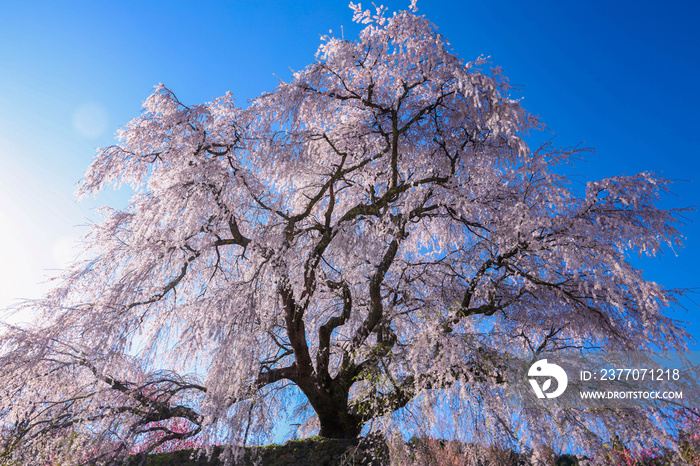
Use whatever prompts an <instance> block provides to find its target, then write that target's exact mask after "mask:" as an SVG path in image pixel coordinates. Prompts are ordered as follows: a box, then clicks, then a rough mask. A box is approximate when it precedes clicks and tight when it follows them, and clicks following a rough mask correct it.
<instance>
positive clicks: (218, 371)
mask: <svg viewBox="0 0 700 466" xmlns="http://www.w3.org/2000/svg"><path fill="white" fill-rule="evenodd" d="M414 3H415V2H414ZM351 8H352V9H353V11H354V20H355V21H358V22H361V23H364V24H365V25H366V26H365V29H364V30H363V31H362V32H361V34H360V37H359V40H357V41H348V40H342V39H339V38H336V37H324V38H323V41H322V44H321V46H320V47H319V49H318V53H317V60H316V62H314V63H313V64H311V65H309V66H308V67H307V68H305V69H304V70H302V71H299V72H296V73H295V74H294V75H293V77H292V79H291V81H290V82H282V83H280V84H279V86H278V87H277V88H276V89H275V90H274V91H273V92H271V93H269V94H263V95H262V96H260V97H258V98H256V99H254V100H252V101H251V102H250V103H249V104H248V105H247V106H246V107H241V106H237V105H236V103H235V102H234V99H233V97H232V95H231V94H230V93H228V94H226V95H225V96H223V97H221V98H219V99H216V100H214V101H213V102H210V103H206V104H201V105H186V104H184V103H182V102H180V101H179V100H178V99H177V97H176V96H175V94H174V92H173V91H171V90H170V89H168V88H166V87H165V86H163V85H159V86H157V87H156V90H155V92H154V93H153V94H152V95H151V96H150V97H148V99H147V100H146V101H145V103H144V110H143V113H142V115H141V116H139V117H137V118H135V119H134V120H132V121H131V122H130V123H129V124H127V125H126V126H125V127H124V128H123V129H122V130H121V131H120V132H119V141H118V144H116V145H114V146H110V147H106V148H103V149H100V150H99V151H98V153H97V155H96V157H95V160H94V162H93V163H92V164H91V165H90V167H89V168H88V171H87V174H86V175H85V178H84V179H83V180H82V182H81V184H80V187H79V191H78V195H79V196H88V195H94V194H97V193H98V192H99V191H100V190H102V189H103V188H105V187H107V186H112V185H115V186H119V185H122V184H127V185H131V186H132V187H133V188H134V190H135V195H134V196H133V199H132V200H131V202H130V204H129V206H128V207H127V208H126V209H124V210H112V209H105V211H104V216H105V218H104V221H102V222H101V223H99V224H97V225H95V226H94V227H93V228H92V230H91V232H90V233H89V235H88V237H87V238H86V241H85V248H86V251H85V253H84V256H83V257H84V259H83V260H82V261H78V262H76V263H75V264H73V265H72V266H71V267H70V268H69V269H68V270H66V271H65V273H64V274H63V275H62V276H61V278H60V283H59V285H58V286H57V287H56V288H55V289H53V291H51V292H50V293H49V294H48V295H47V296H46V297H45V298H44V299H42V300H38V301H33V302H31V303H28V304H27V305H28V306H29V307H31V308H32V309H33V310H35V311H36V312H38V313H39V315H40V317H39V318H38V319H37V320H36V321H35V322H33V323H32V324H31V325H29V326H27V327H24V328H16V327H10V326H8V327H7V328H6V330H5V331H4V332H3V333H2V335H1V336H0V348H1V352H0V367H2V372H0V416H1V418H0V419H2V421H1V422H2V425H3V429H4V430H3V434H2V437H1V438H0V442H2V443H1V444H0V451H2V454H3V455H4V457H5V458H7V459H9V460H19V461H24V462H26V464H29V463H31V462H37V463H41V462H45V461H46V458H48V455H53V456H51V458H59V459H60V460H61V461H67V462H70V461H73V462H81V461H85V458H86V457H87V458H88V459H89V460H90V461H94V462H110V461H116V460H117V459H118V458H120V457H123V456H124V455H126V454H129V452H134V451H154V450H157V449H159V448H162V447H163V445H166V444H167V443H168V442H184V441H188V439H189V440H194V439H196V440H197V442H198V443H197V445H202V444H206V443H207V442H209V443H213V442H214V441H216V442H222V443H227V444H238V445H240V444H241V443H245V442H248V441H251V439H260V438H264V437H266V436H269V434H270V432H271V429H272V426H273V425H274V423H275V422H276V419H277V416H279V415H280V413H282V412H284V411H286V410H288V409H291V408H293V407H294V406H292V405H293V404H295V403H296V402H297V401H298V400H300V399H303V400H304V403H305V404H306V406H307V407H308V408H310V412H311V413H312V423H315V425H317V426H318V428H319V434H320V435H321V436H324V437H331V438H352V437H356V436H359V435H361V434H362V433H363V432H367V430H368V429H376V428H378V427H377V426H380V425H381V428H382V429H391V428H392V427H391V426H397V425H400V423H398V421H396V419H397V418H398V416H399V415H400V413H404V412H407V411H410V410H411V409H418V408H417V407H421V409H423V411H422V412H423V413H424V415H425V419H428V420H430V419H435V416H433V417H431V416H430V413H431V412H432V413H433V414H435V415H436V416H437V414H436V410H437V411H440V413H443V414H444V413H445V410H444V409H443V408H438V407H436V406H437V405H436V404H435V403H434V400H435V399H436V398H435V397H436V396H445V397H448V398H449V399H451V400H456V401H457V402H456V403H453V404H452V407H453V409H456V410H457V411H460V410H463V411H460V412H461V413H462V414H464V413H468V412H471V413H472V414H473V416H472V418H471V419H473V421H474V423H473V425H472V430H471V434H470V435H476V434H475V433H476V432H488V433H490V434H489V435H491V436H492V437H491V438H497V437H500V436H505V437H509V438H510V437H512V438H527V439H528V440H527V441H528V442H530V444H537V443H538V442H542V443H546V442H548V441H551V440H552V439H553V438H556V437H557V436H561V435H562V433H563V432H567V433H568V435H572V436H573V437H572V438H575V439H576V441H577V442H579V443H580V444H581V445H584V446H592V445H595V444H596V442H598V441H600V439H602V438H609V432H610V431H612V430H614V431H615V432H624V431H625V429H631V430H633V431H635V432H637V434H638V437H639V438H642V436H643V435H647V434H649V433H651V434H649V435H652V434H653V435H656V436H657V437H654V438H661V437H659V436H663V435H666V433H665V430H664V428H663V427H660V426H661V425H662V424H656V421H654V416H659V415H662V414H663V410H662V409H660V410H658V411H654V412H653V413H652V414H651V415H650V414H649V413H648V412H645V413H637V414H634V413H633V414H625V415H624V416H621V415H619V413H616V412H615V411H614V410H608V411H606V412H601V411H598V412H586V411H584V410H566V409H559V410H557V411H552V410H549V411H547V410H545V408H542V407H541V406H539V405H534V404H530V405H527V404H526V403H525V402H522V403H504V401H503V400H504V399H503V396H504V390H506V389H507V387H508V386H509V385H512V384H513V383H516V381H514V380H509V376H508V372H507V371H506V368H507V365H508V361H509V360H512V359H513V358H518V357H522V355H529V356H532V355H534V354H548V353H550V354H551V353H556V352H557V351H561V350H565V349H572V348H577V349H590V348H603V349H606V350H616V351H625V350H631V349H634V350H643V351H644V350H646V351H650V350H652V349H659V348H660V349H676V350H683V349H684V348H685V346H686V340H687V338H688V336H687V334H686V333H685V332H684V330H683V329H682V327H681V326H680V325H679V324H678V323H677V322H676V321H674V320H672V319H670V318H668V317H666V316H665V315H664V310H665V309H667V308H668V307H669V306H670V305H671V304H672V303H673V302H674V300H675V298H674V292H673V291H671V290H668V289H665V288H663V287H662V286H660V285H658V284H656V283H653V282H650V281H648V280H646V279H644V278H643V276H642V274H641V271H640V270H638V269H636V268H635V267H634V266H633V265H632V264H631V263H630V262H629V260H628V259H629V257H628V255H629V254H630V253H640V254H646V255H648V256H654V255H656V254H658V253H659V252H660V250H661V248H662V247H664V245H678V244H680V235H679V232H678V231H677V229H676V227H675V225H676V224H677V221H678V211H673V210H664V209H661V208H659V207H657V206H656V203H657V199H658V197H659V195H660V194H661V193H663V192H664V191H666V190H667V189H668V182H667V181H665V180H663V179H660V178H658V177H656V176H654V175H652V174H649V173H641V174H638V175H634V176H618V177H613V178H607V179H603V180H600V181H592V182H588V183H587V184H585V187H584V186H577V185H572V184H571V183H570V180H568V179H567V178H566V177H565V176H562V175H560V174H557V167H558V166H559V165H561V164H567V163H570V162H571V161H572V160H575V159H577V158H579V155H580V152H581V151H579V150H576V149H574V150H559V149H556V148H554V147H551V146H549V145H545V146H543V147H540V148H538V149H531V148H530V147H529V146H528V144H527V143H526V141H525V137H526V136H527V134H528V132H529V131H530V130H537V129H540V128H541V125H540V124H539V122H538V120H537V119H536V118H535V117H533V116H532V115H531V114H529V113H528V112H527V111H526V110H525V109H524V108H523V107H522V106H521V104H520V103H519V101H518V100H516V99H514V98H513V97H512V96H511V95H510V88H509V85H508V81H507V79H506V78H505V77H504V76H503V75H502V74H501V71H500V70H499V69H498V68H492V69H488V68H487V66H486V65H487V64H486V62H485V60H483V59H477V60H476V61H474V62H469V63H466V62H464V61H463V60H462V59H460V58H458V57H457V56H456V55H455V54H454V53H453V52H452V51H451V48H450V46H449V44H448V43H447V42H446V40H445V39H444V38H443V37H442V36H441V35H440V34H438V33H437V31H436V28H435V27H434V26H433V25H432V24H431V23H430V22H429V21H428V20H427V19H426V18H424V17H422V16H419V15H418V14H417V13H416V9H415V4H413V5H412V6H411V8H410V9H409V11H404V12H400V13H395V14H394V15H392V16H388V15H386V12H385V10H384V9H382V8H379V9H377V10H376V12H370V11H365V10H363V9H362V8H361V7H360V6H359V5H353V4H351ZM518 383H519V382H518ZM431 400H432V401H431ZM431 409H432V410H433V411H430V410H431ZM392 422H393V424H392ZM381 423H383V424H381ZM173 426H176V427H173ZM395 428H396V429H398V430H400V429H401V427H395ZM605 435H608V437H605ZM144 442H145V443H144ZM76 452H80V453H79V454H76ZM76 455H77V456H76ZM23 464H24V463H23Z"/></svg>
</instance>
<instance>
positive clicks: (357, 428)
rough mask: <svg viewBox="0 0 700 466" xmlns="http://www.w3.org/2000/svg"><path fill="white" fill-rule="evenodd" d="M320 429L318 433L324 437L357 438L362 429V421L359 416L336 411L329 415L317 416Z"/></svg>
mask: <svg viewBox="0 0 700 466" xmlns="http://www.w3.org/2000/svg"><path fill="white" fill-rule="evenodd" d="M319 421H320V422H321V430H320V431H319V433H318V435H320V436H321V437H326V438H337V439H346V438H357V437H359V435H360V432H361V431H362V422H361V421H360V418H359V416H353V415H352V414H350V413H347V412H341V411H338V412H336V413H334V415H331V416H328V415H326V416H323V417H322V416H319Z"/></svg>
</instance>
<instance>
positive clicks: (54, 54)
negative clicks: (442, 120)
mask: <svg viewBox="0 0 700 466" xmlns="http://www.w3.org/2000/svg"><path fill="white" fill-rule="evenodd" d="M377 3H379V2H377ZM408 3H409V0H405V1H400V2H397V1H393V0H392V1H388V2H385V5H387V6H388V7H389V10H390V11H394V10H399V9H405V8H406V7H407V6H408ZM699 5H700V4H698V3H697V2H691V1H667V2H663V3H658V2H646V1H637V2H630V1H624V2H623V1H609V0H608V1H605V0H596V1H592V0H591V1H583V0H581V1H576V2H571V1H561V0H559V1H528V2H521V1H516V0H512V1H507V0H475V1H470V0H462V1H426V0H419V2H418V8H419V14H425V15H426V16H427V17H428V18H430V19H431V20H432V21H433V23H435V24H436V25H438V26H439V30H440V32H441V33H442V34H443V35H444V36H445V37H446V38H447V39H448V40H449V41H450V42H451V43H452V45H453V47H454V50H455V51H456V52H457V53H458V54H459V55H460V56H461V57H463V58H464V59H465V60H472V59H475V58H476V57H478V56H479V55H486V56H490V57H491V60H492V62H493V63H494V64H495V65H499V66H501V67H502V68H503V69H504V72H505V74H506V75H507V76H508V77H509V78H510V80H511V83H512V84H516V85H519V86H518V87H519V89H520V90H521V91H520V93H519V96H520V97H522V98H523V104H524V105H525V107H526V108H527V109H529V110H530V111H531V112H532V113H535V114H537V115H539V116H540V117H541V118H542V120H543V121H544V123H545V124H547V126H548V127H549V128H550V130H551V131H552V135H551V136H552V137H554V143H555V144H557V145H560V146H574V145H577V144H579V143H582V144H583V145H585V146H591V147H594V148H595V149H596V153H595V154H592V155H590V156H588V157H587V162H586V163H583V164H580V165H579V166H577V167H576V168H575V169H574V170H573V172H574V173H578V174H580V175H582V177H583V178H585V179H592V178H601V177H604V176H611V175H616V174H622V173H627V174H632V173H636V172H639V171H656V172H660V173H662V174H663V176H665V177H667V178H671V179H676V180H679V181H678V182H677V183H676V184H675V185H674V188H673V190H674V192H675V194H676V196H674V197H670V198H668V199H665V200H664V203H663V205H665V206H674V207H688V206H698V205H700V189H698V184H699V183H700V175H699V174H698V169H699V168H700V164H699V162H698V159H699V155H700V154H699V153H698V143H697V139H698V135H699V133H700V130H699V129H698V127H699V123H700V117H699V114H698V109H699V108H700V94H699V93H698V92H697V90H696V89H695V87H696V80H697V77H698V76H699V75H700V47H699V45H700V32H698V28H697V27H696V24H697V22H698V20H700V6H699ZM366 6H369V4H368V5H366ZM341 26H343V29H342V32H343V33H344V35H345V38H348V39H354V38H356V37H357V32H358V31H359V27H358V26H357V25H355V24H353V23H352V22H351V12H350V10H349V9H348V8H347V2H346V1H345V0H341V1H298V2H282V1H259V2H243V1H201V2H184V1H173V0H169V1H131V0H130V1H121V2H107V1H71V2H55V1H31V0H30V1H25V2H10V1H4V2H0V265H1V266H0V307H5V306H7V305H10V304H12V303H13V302H16V301H15V298H28V297H32V296H35V295H36V294H37V293H39V292H40V291H41V290H42V289H45V286H46V285H42V286H36V283H38V282H40V281H42V280H44V279H45V277H46V276H47V273H49V274H50V271H49V272H47V269H51V268H56V267H60V266H61V265H63V264H64V263H65V261H66V260H67V259H68V258H70V256H71V254H72V253H71V249H70V247H69V246H70V244H71V243H72V242H73V241H74V238H75V237H77V236H80V235H82V233H84V231H85V229H84V228H80V227H76V225H80V224H85V223H86V222H87V221H88V220H95V221H96V220H99V215H98V214H97V213H96V212H95V211H94V207H95V206H97V205H102V204H120V203H123V202H124V195H123V193H122V194H120V193H114V194H112V193H107V194H106V195H103V196H100V197H99V198H98V199H97V200H96V201H92V200H90V201H86V202H84V203H82V204H75V203H74V202H73V200H72V193H73V192H74V190H75V186H76V185H75V183H76V182H77V181H78V180H79V179H80V178H81V177H82V175H83V173H84V170H85V168H86V167H87V165H88V164H89V163H90V160H91V159H92V156H93V154H94V151H95V148H96V147H98V146H102V145H108V144H111V143H112V142H113V133H114V130H115V129H117V128H118V127H119V126H121V125H123V124H125V123H126V122H128V121H129V120H130V119H131V118H133V117H135V116H137V115H138V114H139V112H140V105H141V102H142V101H143V100H144V99H145V98H146V97H147V96H148V95H149V93H150V92H151V90H152V87H153V86H154V85H156V84H158V83H160V82H162V83H164V84H165V85H167V86H168V87H169V88H171V89H172V90H173V91H175V93H176V94H177V95H178V97H179V98H180V100H182V101H183V102H186V103H199V102H203V101H208V100H211V99H213V98H215V97H217V96H220V95H223V94H224V93H225V92H226V91H228V90H230V91H232V92H233V94H234V96H236V98H237V100H238V102H239V104H244V103H245V101H246V99H249V98H251V97H254V96H257V95H259V94H260V93H262V92H265V91H271V90H273V89H274V86H275V85H276V83H277V78H276V77H275V75H277V76H279V77H280V78H282V79H287V78H289V76H290V75H291V71H290V68H293V69H300V68H302V67H304V66H305V65H307V64H308V63H310V62H311V61H312V60H313V59H314V53H315V51H316V48H317V46H318V44H319V36H320V35H321V34H326V33H328V31H329V30H330V29H332V30H333V32H334V33H335V34H336V35H340V34H341ZM687 218H688V224H687V225H686V226H685V227H683V228H682V231H683V233H684V234H685V235H686V237H687V241H686V247H685V248H683V249H682V250H679V251H676V252H677V254H678V255H677V256H676V255H675V254H674V252H673V251H670V250H669V251H666V253H665V254H664V256H663V257H662V258H661V259H660V260H659V259H655V260H642V261H638V262H637V263H638V264H639V265H640V267H642V268H643V269H644V270H645V274H646V276H647V277H648V278H650V279H652V280H655V281H657V282H659V283H661V284H663V285H665V286H667V287H673V288H696V287H699V286H700V281H699V280H698V275H699V274H698V272H697V269H696V267H697V264H698V263H699V262H700V228H699V227H698V223H697V222H698V221H699V220H700V214H699V213H697V212H691V213H689V214H688V215H687ZM693 222H695V223H693ZM690 298H691V299H693V300H694V301H695V302H700V296H695V297H693V296H691V297H690ZM683 302H684V304H685V306H686V307H687V309H688V311H689V312H685V311H683V310H678V311H677V312H674V313H673V314H672V315H673V316H674V317H676V318H679V319H681V320H685V321H690V322H691V324H690V327H689V329H690V330H691V332H692V333H693V334H694V335H695V337H696V339H698V340H700V317H699V314H700V308H698V306H697V305H696V304H693V302H692V301H690V300H688V299H685V300H684V301H683ZM695 348H696V349H700V346H698V345H696V346H695Z"/></svg>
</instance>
